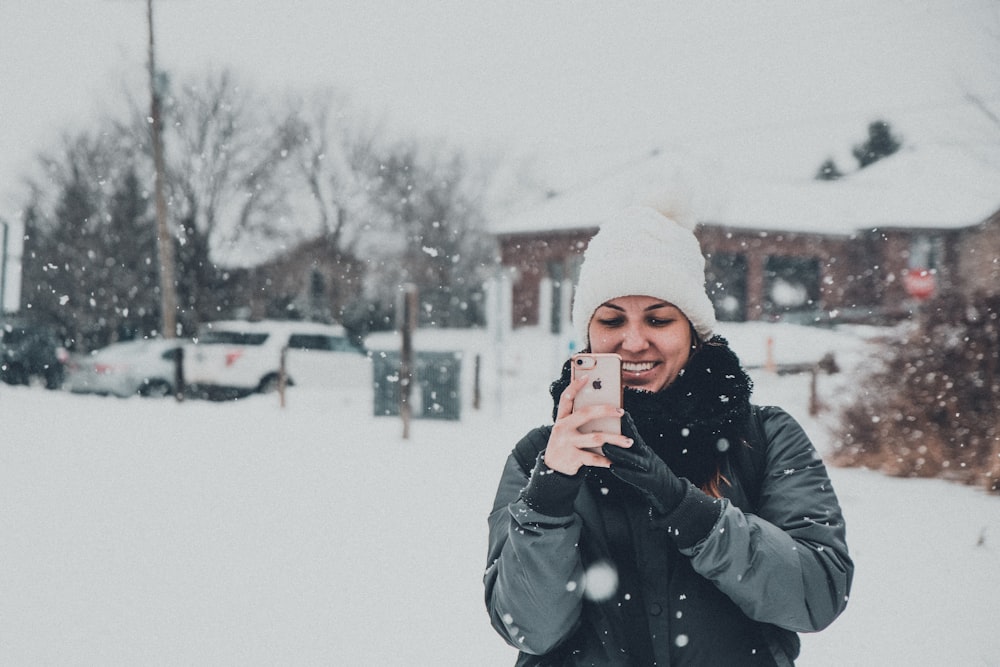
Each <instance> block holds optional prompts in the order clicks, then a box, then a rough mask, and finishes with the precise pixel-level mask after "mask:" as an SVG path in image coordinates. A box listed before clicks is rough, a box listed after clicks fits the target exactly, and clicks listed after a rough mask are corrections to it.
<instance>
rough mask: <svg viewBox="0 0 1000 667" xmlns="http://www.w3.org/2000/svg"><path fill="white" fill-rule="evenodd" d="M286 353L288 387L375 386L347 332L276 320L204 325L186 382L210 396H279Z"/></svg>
mask: <svg viewBox="0 0 1000 667" xmlns="http://www.w3.org/2000/svg"><path fill="white" fill-rule="evenodd" d="M283 351H284V353H285V354H284V358H285V378H286V384H287V385H289V386H292V385H295V386H305V387H325V388H330V387H350V386H358V387H361V386H364V387H365V389H368V388H369V387H370V386H371V384H370V383H371V380H370V378H371V361H370V360H369V359H368V357H367V356H366V355H365V353H364V352H363V351H362V350H361V349H359V348H358V347H355V346H354V345H352V344H351V342H350V338H349V337H348V336H347V332H346V331H345V330H344V328H343V327H342V326H339V325H333V324H320V323H316V322H284V321H277V320H263V321H260V322H245V321H239V320H228V321H220V322H209V323H207V324H205V325H203V326H202V327H201V329H200V330H199V333H198V336H197V337H196V339H195V342H194V343H191V344H189V345H186V346H185V348H184V381H185V384H187V385H188V387H190V388H191V389H192V390H193V391H204V392H208V393H211V392H213V391H216V392H217V391H220V390H221V391H222V392H223V393H224V394H226V393H228V394H236V395H241V394H248V393H252V392H269V391H274V390H275V389H276V388H277V387H278V382H279V377H280V371H281V363H282V352H283ZM363 383H366V384H363Z"/></svg>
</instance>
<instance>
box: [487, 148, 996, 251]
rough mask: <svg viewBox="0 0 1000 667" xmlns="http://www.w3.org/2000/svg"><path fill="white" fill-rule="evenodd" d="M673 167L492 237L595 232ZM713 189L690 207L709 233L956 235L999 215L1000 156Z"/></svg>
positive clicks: (639, 167) (664, 160) (522, 220)
mask: <svg viewBox="0 0 1000 667" xmlns="http://www.w3.org/2000/svg"><path fill="white" fill-rule="evenodd" d="M669 160H670V158H669V156H665V155H653V156H651V157H649V158H648V159H643V160H639V161H636V162H635V163H633V164H631V165H628V166H626V167H624V168H621V169H618V170H617V171H614V172H613V173H610V174H609V175H608V176H607V177H605V178H602V179H598V180H595V181H594V182H592V183H588V184H584V185H581V186H579V187H577V188H575V189H573V190H570V191H567V192H565V193H560V194H559V195H556V196H553V197H551V198H549V199H548V200H546V201H545V202H543V203H542V204H541V205H540V206H537V207H535V208H532V209H530V210H528V211H525V212H523V213H521V214H519V215H516V216H512V217H511V218H509V219H507V220H503V221H499V222H498V223H497V224H496V225H495V226H494V228H493V231H494V232H495V233H497V234H513V233H527V232H538V231H560V230H572V229H585V228H593V227H597V226H598V225H599V224H600V223H601V222H602V221H603V220H605V219H606V218H607V217H609V216H610V215H612V214H613V213H614V212H616V211H618V210H620V209H622V208H624V207H625V206H628V205H630V204H635V203H641V202H643V201H647V198H648V197H650V195H651V193H655V190H656V186H657V184H658V179H659V181H660V182H666V181H667V179H668V178H669V174H670V173H671V171H670V169H669ZM715 189H716V190H717V191H718V193H717V194H715V195H713V196H712V197H711V200H710V201H704V202H701V203H700V205H698V204H699V203H698V202H695V203H694V204H695V205H694V208H695V214H696V216H697V217H698V219H699V221H700V222H702V223H703V224H713V225H721V226H727V227H736V228H748V229H768V230H780V231H786V232H801V233H821V234H835V235H850V234H853V233H855V232H856V231H858V230H861V229H870V228H873V227H881V228H890V227H898V228H910V229H913V228H919V229H959V228H962V227H968V226H971V225H975V224H978V223H980V222H982V221H983V220H985V219H986V218H988V217H989V216H991V215H992V214H994V213H995V212H997V210H1000V155H997V152H996V150H993V152H992V154H986V153H978V152H976V151H975V150H974V149H970V148H969V147H965V146H955V145H940V144H932V145H924V146H907V147H904V148H902V149H900V150H899V151H898V152H897V153H895V154H893V155H892V156H889V157H887V158H884V159H882V160H880V161H879V162H877V163H875V164H873V165H870V166H868V167H867V168H865V169H861V170H858V171H856V172H853V173H850V174H848V175H846V176H845V177H843V178H841V179H839V180H836V181H817V180H814V179H803V180H801V181H785V182H774V181H768V182H754V181H751V180H742V181H740V182H738V183H736V184H733V185H729V186H725V187H716V188H715ZM706 199H707V198H706Z"/></svg>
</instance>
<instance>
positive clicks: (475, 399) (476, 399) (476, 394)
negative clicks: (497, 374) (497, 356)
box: [472, 354, 482, 410]
mask: <svg viewBox="0 0 1000 667" xmlns="http://www.w3.org/2000/svg"><path fill="white" fill-rule="evenodd" d="M481 367H482V355H481V354H477V355H476V366H475V374H474V375H473V380H472V409H473V410H478V409H479V404H480V401H481V398H482V392H481V391H480V389H479V381H480V375H481Z"/></svg>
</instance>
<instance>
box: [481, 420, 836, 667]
mask: <svg viewBox="0 0 1000 667" xmlns="http://www.w3.org/2000/svg"><path fill="white" fill-rule="evenodd" d="M761 414H762V419H761V422H762V426H763V432H764V436H765V437H766V440H767V446H766V452H765V454H764V456H763V457H762V458H763V470H760V471H751V470H748V469H747V466H746V465H745V464H744V465H741V464H740V462H739V461H738V460H737V459H736V457H734V456H729V457H728V458H727V459H726V461H725V463H724V466H723V474H724V476H725V477H726V479H728V480H729V481H730V482H731V484H730V485H729V486H728V487H726V488H725V489H724V495H725V497H726V500H724V501H723V510H722V513H721V515H720V517H719V520H718V522H717V523H716V525H715V527H714V528H713V529H712V530H711V532H710V533H709V534H708V536H707V537H705V538H704V539H703V540H701V541H700V542H698V543H697V544H696V545H695V546H694V547H693V548H691V549H683V550H678V549H677V547H676V546H674V544H673V543H672V542H671V540H670V537H669V535H668V534H667V532H666V531H664V530H662V529H659V528H656V527H655V526H653V525H651V522H650V520H649V517H648V515H646V514H645V512H644V511H643V510H642V506H641V504H639V503H635V502H628V500H627V499H619V500H615V496H616V493H615V491H614V488H613V485H610V484H608V483H607V480H604V479H601V478H600V475H601V471H600V470H598V469H587V472H588V479H587V483H585V484H583V485H582V486H581V489H580V492H579V494H578V495H577V497H576V500H575V503H574V511H573V513H572V514H571V515H569V516H545V515H543V514H541V513H539V512H537V511H535V510H533V509H532V508H531V507H529V506H528V505H526V504H525V503H524V501H523V500H521V499H520V492H521V490H522V489H523V488H524V486H525V485H526V484H527V482H528V474H527V473H526V472H525V471H524V469H523V468H522V466H521V465H520V464H519V463H518V461H517V459H516V458H515V457H514V456H513V455H511V457H509V458H508V461H507V464H506V467H505V469H504V471H503V474H502V477H501V480H500V485H499V488H498V490H497V495H496V500H495V502H494V507H493V511H492V513H491V514H490V517H489V556H488V561H487V562H488V566H487V570H486V573H485V576H484V581H485V586H486V605H487V608H488V610H489V613H490V617H491V620H492V623H493V626H494V627H495V628H496V630H497V632H499V633H500V635H501V636H503V637H504V639H505V640H506V641H507V642H508V643H509V644H511V645H512V646H514V647H515V648H517V649H518V650H519V651H520V652H521V654H520V657H519V659H518V663H517V664H518V665H636V664H645V663H646V662H649V663H650V664H655V665H658V666H660V667H665V666H667V665H670V666H677V665H705V664H723V661H724V662H725V663H728V664H745V665H753V664H760V665H791V664H793V661H794V660H795V658H796V657H797V655H798V648H799V642H798V637H797V635H796V634H795V633H796V632H811V631H817V630H821V629H822V628H824V627H826V626H827V625H829V624H830V623H831V622H832V621H833V620H834V619H835V618H836V617H837V616H838V615H839V614H840V612H841V611H842V610H843V609H844V607H845V606H846V604H847V598H848V593H849V591H850V586H851V579H852V576H853V571H854V565H853V563H852V561H851V559H850V557H849V556H848V552H847V545H846V542H845V528H844V519H843V516H842V513H841V510H840V505H839V503H838V501H837V497H836V495H835V493H834V491H833V488H832V486H831V484H830V479H829V477H828V475H827V471H826V468H825V466H824V464H823V462H822V460H821V458H820V456H819V454H818V453H817V452H816V450H815V448H814V447H813V445H812V443H811V442H810V441H809V439H808V437H807V436H806V434H805V432H804V431H803V430H802V428H801V427H800V426H799V424H798V423H797V422H796V421H795V420H794V419H793V418H792V417H791V416H790V415H788V414H787V413H786V412H784V411H783V410H780V409H778V408H767V409H765V410H763V411H762V413H761ZM548 432H549V430H548V428H547V427H543V428H541V429H535V430H534V431H532V432H531V433H529V434H528V435H527V436H526V439H528V440H529V441H530V442H531V443H532V444H533V445H534V447H535V449H536V450H538V451H541V450H543V449H544V447H545V444H546V443H547V440H548ZM755 475H756V476H758V477H759V479H748V477H752V476H755ZM619 495H620V494H619ZM751 499H753V506H752V503H751ZM623 531H624V532H625V533H627V534H628V536H629V537H628V538H627V539H622V538H621V533H622V532H623ZM622 544H626V545H628V546H627V548H628V549H630V551H628V557H625V558H622V553H621V549H622V548H625V547H622ZM606 562H612V563H615V564H616V566H617V571H616V573H615V574H616V575H617V579H618V586H617V588H616V590H615V591H614V594H613V595H612V597H611V598H610V599H606V600H599V599H598V600H595V599H591V596H589V595H585V594H584V592H585V589H586V588H587V584H586V574H587V573H588V571H589V572H591V578H592V580H593V579H595V578H597V579H599V578H600V577H597V575H596V574H595V572H596V570H595V565H596V566H598V568H599V567H600V565H601V564H602V563H606ZM647 626H648V632H647V631H646V629H647ZM637 628H638V629H639V630H638V634H639V635H642V636H646V637H648V642H649V647H648V648H647V650H646V651H645V655H643V656H641V657H637V656H636V654H635V651H632V652H631V653H630V651H629V648H628V646H629V645H630V641H631V645H632V646H634V645H635V640H634V638H635V637H636V629H637ZM629 637H631V638H632V640H629Z"/></svg>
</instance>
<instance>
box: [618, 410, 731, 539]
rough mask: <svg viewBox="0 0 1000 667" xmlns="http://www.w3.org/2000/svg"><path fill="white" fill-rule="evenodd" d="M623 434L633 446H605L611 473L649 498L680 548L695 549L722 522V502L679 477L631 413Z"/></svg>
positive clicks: (656, 519)
mask: <svg viewBox="0 0 1000 667" xmlns="http://www.w3.org/2000/svg"><path fill="white" fill-rule="evenodd" d="M622 433H624V434H625V435H627V436H628V437H630V438H632V446H631V447H628V448H625V447H615V446H614V445H604V455H605V456H606V457H608V458H609V459H611V473H612V474H613V475H614V476H615V477H617V478H618V479H620V480H622V481H623V482H625V483H626V484H629V485H631V486H632V487H634V488H635V489H637V490H638V491H639V493H641V494H642V495H643V497H645V498H646V499H647V501H648V502H649V504H650V505H651V506H652V508H653V509H654V510H655V512H656V515H655V516H653V525H654V526H657V527H660V528H663V529H665V530H667V531H668V532H669V533H670V536H671V538H673V541H674V544H676V545H677V547H678V548H681V549H686V548H691V547H694V546H695V545H696V544H697V543H698V542H700V541H701V540H703V539H705V538H706V537H707V536H708V534H709V532H710V531H711V530H712V527H713V526H714V525H715V524H716V522H717V521H718V520H719V516H720V514H721V513H722V509H723V505H722V502H721V501H720V500H719V499H718V498H713V497H711V496H709V495H708V494H706V493H705V492H703V491H702V490H701V489H698V488H696V487H695V486H694V484H691V482H689V481H687V480H685V479H681V478H680V477H678V476H677V475H675V474H674V471H673V470H671V469H670V466H668V465H667V464H666V463H665V462H664V461H663V459H661V458H660V457H659V456H657V455H656V452H654V451H653V450H652V449H650V448H649V446H648V445H647V444H646V443H645V442H643V440H642V437H641V436H640V435H639V432H638V431H637V430H636V428H635V422H633V421H632V417H631V416H630V415H629V414H628V413H627V412H626V413H625V415H624V416H623V417H622Z"/></svg>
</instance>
